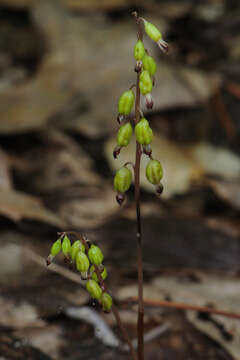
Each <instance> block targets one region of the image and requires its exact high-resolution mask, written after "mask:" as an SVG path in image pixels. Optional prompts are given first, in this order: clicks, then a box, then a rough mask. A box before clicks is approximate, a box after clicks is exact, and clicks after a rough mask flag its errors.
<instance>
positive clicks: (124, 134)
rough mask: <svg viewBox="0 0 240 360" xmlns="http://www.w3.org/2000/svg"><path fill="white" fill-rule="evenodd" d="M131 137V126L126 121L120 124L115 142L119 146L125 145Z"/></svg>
mask: <svg viewBox="0 0 240 360" xmlns="http://www.w3.org/2000/svg"><path fill="white" fill-rule="evenodd" d="M131 137H132V126H131V124H130V123H129V122H128V123H126V124H124V125H122V126H120V128H119V130H118V134H117V144H118V145H119V146H127V145H128V144H129V142H130V140H131Z"/></svg>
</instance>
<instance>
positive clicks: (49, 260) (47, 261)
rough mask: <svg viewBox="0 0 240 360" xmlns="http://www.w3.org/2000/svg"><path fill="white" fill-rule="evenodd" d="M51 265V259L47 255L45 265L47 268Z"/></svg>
mask: <svg viewBox="0 0 240 360" xmlns="http://www.w3.org/2000/svg"><path fill="white" fill-rule="evenodd" d="M51 263H52V257H51V255H49V256H48V257H47V259H46V265H47V266H49V265H50V264H51Z"/></svg>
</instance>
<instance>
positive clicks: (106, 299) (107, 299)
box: [99, 292, 112, 312]
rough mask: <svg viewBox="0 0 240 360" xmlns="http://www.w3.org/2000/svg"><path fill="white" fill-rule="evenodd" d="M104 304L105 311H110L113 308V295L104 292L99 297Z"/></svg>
mask: <svg viewBox="0 0 240 360" xmlns="http://www.w3.org/2000/svg"><path fill="white" fill-rule="evenodd" d="M99 302H100V303H101V304H102V307H103V311H106V312H109V311H110V310H111V308H112V297H111V295H109V294H108V293H106V292H104V293H103V294H102V296H101V297H100V299H99Z"/></svg>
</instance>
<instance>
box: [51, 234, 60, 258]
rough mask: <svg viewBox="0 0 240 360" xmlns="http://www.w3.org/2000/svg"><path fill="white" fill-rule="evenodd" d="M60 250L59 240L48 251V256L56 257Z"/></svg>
mask: <svg viewBox="0 0 240 360" xmlns="http://www.w3.org/2000/svg"><path fill="white" fill-rule="evenodd" d="M61 250H62V240H61V238H60V239H58V240H56V241H55V242H54V243H53V245H52V247H51V250H50V254H51V256H52V257H54V256H56V255H57V254H58V253H60V251H61Z"/></svg>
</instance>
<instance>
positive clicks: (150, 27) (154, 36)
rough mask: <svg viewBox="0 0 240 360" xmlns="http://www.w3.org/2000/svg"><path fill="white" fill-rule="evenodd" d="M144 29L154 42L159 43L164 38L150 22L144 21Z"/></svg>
mask: <svg viewBox="0 0 240 360" xmlns="http://www.w3.org/2000/svg"><path fill="white" fill-rule="evenodd" d="M144 28H145V31H146V33H147V35H148V36H149V37H150V39H152V40H153V41H155V42H157V41H159V40H160V39H161V38H162V34H161V33H160V31H159V30H158V29H157V28H156V26H155V25H153V24H151V23H150V22H148V21H146V20H144Z"/></svg>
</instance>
